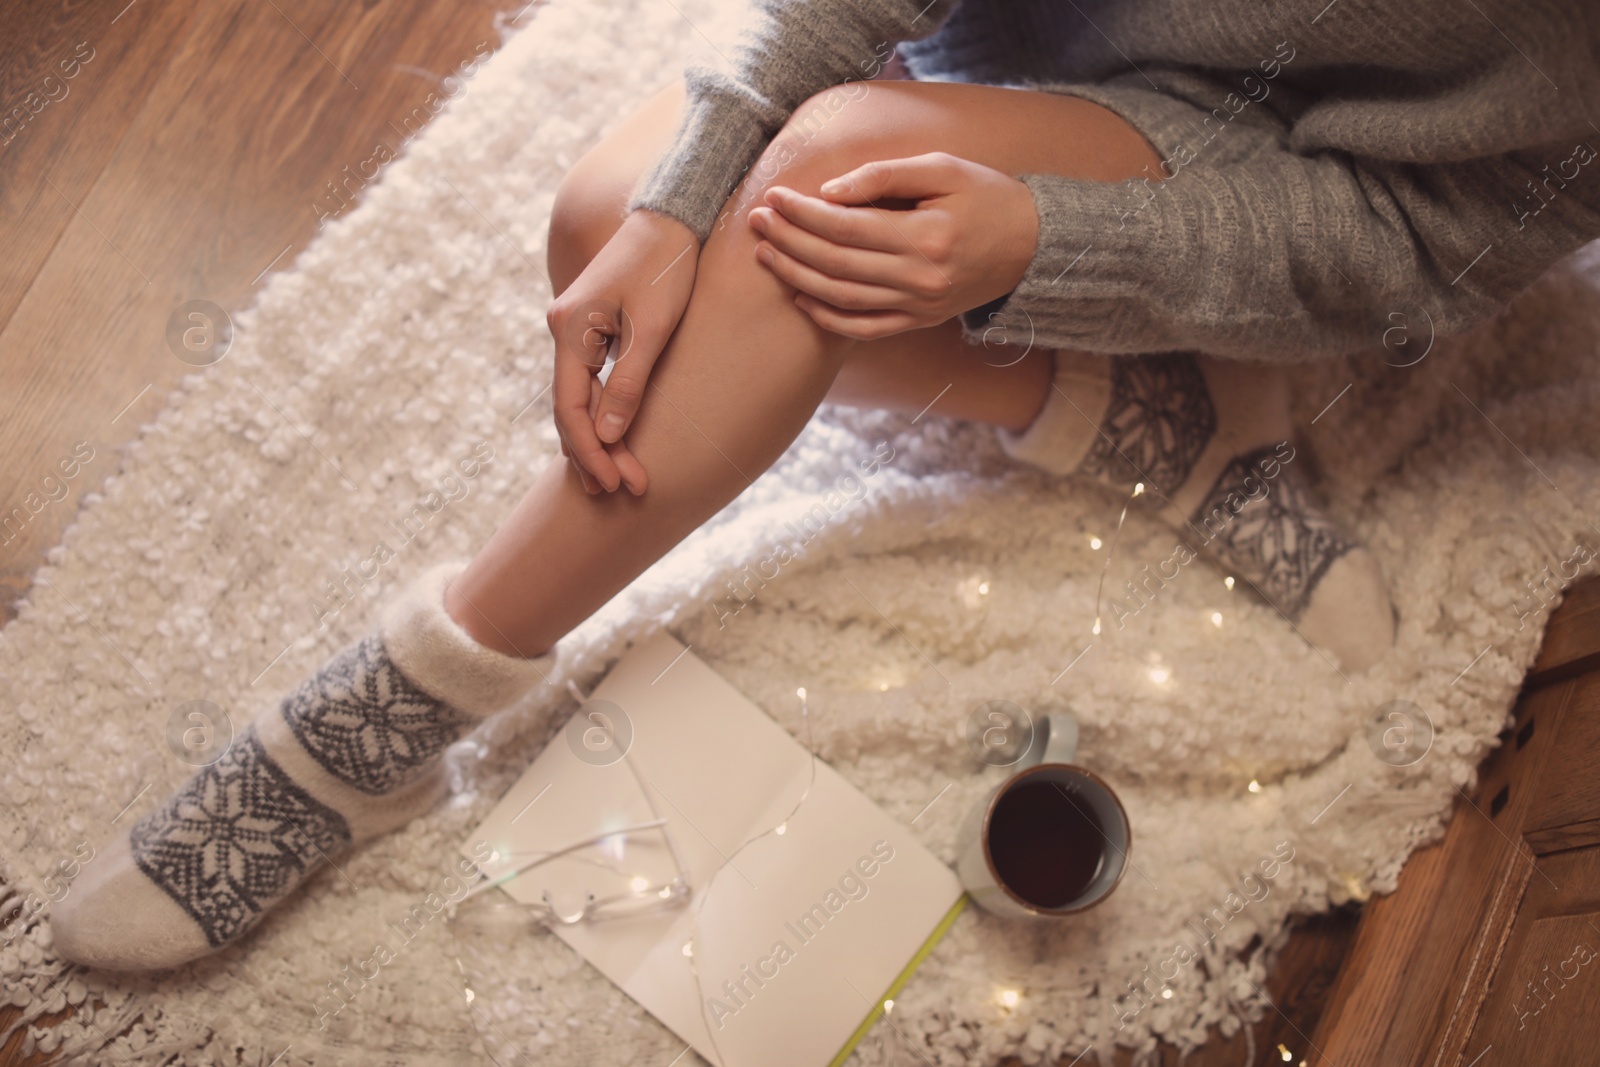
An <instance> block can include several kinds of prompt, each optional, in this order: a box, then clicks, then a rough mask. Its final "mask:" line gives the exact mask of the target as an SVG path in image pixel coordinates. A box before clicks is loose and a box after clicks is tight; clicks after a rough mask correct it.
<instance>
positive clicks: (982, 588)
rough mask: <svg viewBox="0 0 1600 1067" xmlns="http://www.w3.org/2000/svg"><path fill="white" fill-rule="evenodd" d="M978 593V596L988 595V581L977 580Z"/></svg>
mask: <svg viewBox="0 0 1600 1067" xmlns="http://www.w3.org/2000/svg"><path fill="white" fill-rule="evenodd" d="M978 595H979V596H988V595H989V583H988V582H979V583H978Z"/></svg>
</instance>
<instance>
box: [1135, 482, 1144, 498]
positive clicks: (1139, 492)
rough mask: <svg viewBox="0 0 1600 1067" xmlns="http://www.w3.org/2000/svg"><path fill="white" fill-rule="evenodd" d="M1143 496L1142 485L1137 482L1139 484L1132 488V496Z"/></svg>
mask: <svg viewBox="0 0 1600 1067" xmlns="http://www.w3.org/2000/svg"><path fill="white" fill-rule="evenodd" d="M1143 494H1144V483H1143V482H1139V483H1137V484H1135V485H1134V487H1133V495H1134V496H1142V495H1143Z"/></svg>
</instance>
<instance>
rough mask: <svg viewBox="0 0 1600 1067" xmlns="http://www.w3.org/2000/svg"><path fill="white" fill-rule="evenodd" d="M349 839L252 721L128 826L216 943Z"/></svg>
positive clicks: (142, 852) (158, 874) (166, 887)
mask: <svg viewBox="0 0 1600 1067" xmlns="http://www.w3.org/2000/svg"><path fill="white" fill-rule="evenodd" d="M350 842H351V837H350V827H349V824H348V823H346V822H345V820H344V817H343V816H342V815H340V814H339V813H338V812H337V811H334V810H333V809H332V808H330V807H328V806H327V805H325V804H323V803H321V802H320V801H318V800H317V799H316V798H315V797H313V796H312V795H311V794H310V793H308V792H306V791H305V790H304V789H302V788H300V787H299V786H298V785H296V784H295V782H294V779H292V778H290V777H289V776H288V775H287V774H286V773H284V771H283V769H282V768H280V767H279V766H278V765H277V764H276V763H275V762H273V760H272V758H271V757H270V756H268V755H267V751H266V749H265V748H264V747H263V746H262V744H261V741H260V739H259V738H258V737H257V736H256V731H255V727H253V726H252V727H251V728H250V729H248V730H246V731H245V732H244V733H243V734H241V735H240V736H239V738H238V740H236V741H235V742H234V743H233V745H232V746H231V747H230V748H229V749H228V751H227V752H226V753H224V754H223V756H222V758H221V759H219V760H217V762H215V763H213V764H211V765H210V766H209V767H206V768H204V769H202V770H201V771H199V772H198V773H197V774H196V775H195V776H194V777H193V778H191V779H189V781H188V783H187V784H185V785H184V786H183V788H181V789H179V790H178V791H177V792H176V793H174V794H173V795H172V797H171V798H170V799H169V800H168V801H167V802H166V803H165V804H163V805H161V807H159V808H157V809H156V810H155V811H153V812H151V813H150V814H149V815H147V816H145V817H144V818H143V819H141V820H139V822H138V824H137V825H135V826H134V828H133V830H132V831H131V832H130V834H129V843H130V845H131V846H132V852H133V860H134V862H135V863H137V864H138V865H139V869H140V870H141V871H143V872H144V874H145V877H147V878H149V879H150V880H151V881H152V882H154V883H155V884H156V885H157V886H159V887H161V889H162V890H163V891H164V892H165V893H166V894H167V895H168V896H170V897H171V898H172V899H173V900H174V901H176V902H177V903H178V906H179V907H181V908H182V909H183V910H184V911H185V912H187V913H188V914H189V916H190V917H191V918H193V919H194V921H195V923H196V924H198V925H199V927H200V929H201V930H202V931H203V932H204V933H205V936H206V940H207V941H209V942H210V943H211V946H212V947H213V948H218V947H220V946H222V945H224V944H226V943H227V942H229V941H231V940H233V939H234V938H235V937H237V936H238V935H239V934H241V933H243V932H244V931H245V930H247V929H249V927H250V926H251V925H253V924H254V922H255V920H256V919H257V918H258V917H259V916H260V915H261V913H262V912H263V911H265V910H266V909H267V908H269V907H271V906H272V905H273V904H275V903H277V901H278V899H279V898H280V897H282V896H283V895H284V894H285V893H287V892H289V890H291V889H293V888H294V887H295V886H296V885H298V884H299V883H300V881H301V880H302V879H303V878H304V877H305V876H306V874H307V873H308V872H309V871H310V870H311V869H312V867H313V866H314V865H315V864H317V863H319V862H321V861H322V860H323V859H324V858H325V857H327V856H329V855H331V854H333V853H336V852H339V851H341V850H343V849H344V848H346V847H348V846H349V845H350Z"/></svg>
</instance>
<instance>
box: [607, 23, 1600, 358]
mask: <svg viewBox="0 0 1600 1067" xmlns="http://www.w3.org/2000/svg"><path fill="white" fill-rule="evenodd" d="M747 2H748V5H749V12H748V15H747V17H746V18H745V20H744V25H743V30H742V35H741V37H740V40H739V41H738V42H737V44H734V45H731V46H730V45H724V46H723V47H721V49H720V52H721V54H722V56H723V57H724V59H725V60H726V61H720V60H719V61H718V63H717V65H709V64H708V65H695V66H691V67H690V68H689V69H688V70H687V72H686V78H687V88H688V104H687V109H686V112H685V114H684V118H683V123H682V125H681V127H680V129H679V130H678V133H677V135H676V138H675V140H674V141H673V143H672V144H671V146H670V147H669V148H668V149H667V151H666V152H665V153H664V154H663V156H662V157H661V159H660V160H659V161H658V162H657V164H656V166H655V167H654V168H653V169H652V170H651V171H650V172H649V173H647V174H646V175H644V176H643V177H642V178H641V180H640V182H639V184H638V186H637V187H636V188H635V190H634V195H633V197H632V199H631V200H630V206H631V207H643V208H648V209H650V210H653V211H657V212H660V213H663V214H666V215H670V216H672V217H674V218H676V219H679V220H681V221H682V222H684V223H685V224H687V225H688V226H689V227H690V228H691V229H693V230H694V231H695V232H696V233H697V234H698V235H699V236H700V237H701V238H702V239H704V238H705V237H706V236H707V235H708V234H709V232H710V230H711V227H712V224H713V222H714V220H715V218H716V216H717V213H718V211H719V210H720V208H721V207H722V205H723V203H724V201H725V200H726V199H727V197H728V196H729V194H730V193H731V192H732V191H733V189H734V188H735V186H736V185H737V184H738V182H739V180H740V178H741V176H742V175H743V173H744V172H745V170H746V169H748V168H749V166H750V165H751V164H752V163H753V162H754V161H755V160H756V159H757V158H758V156H759V155H760V153H761V151H762V148H763V147H764V146H765V144H766V143H767V142H768V141H769V140H770V139H771V137H772V136H773V134H774V133H775V132H776V131H777V130H778V129H779V128H780V127H781V126H782V125H783V123H784V122H785V121H786V119H787V118H788V116H789V115H790V114H791V113H792V112H793V111H794V110H795V109H796V107H797V106H799V105H800V104H801V103H802V102H803V101H804V100H805V99H806V98H807V97H808V96H810V95H812V94H814V93H817V92H819V91H821V90H823V89H824V88H826V87H828V86H832V85H837V84H840V83H843V82H845V81H848V80H851V79H860V78H864V77H869V76H871V74H872V73H873V72H875V71H876V70H877V69H878V68H879V67H880V66H881V64H882V62H883V59H884V57H885V56H887V55H888V54H889V51H890V49H891V48H893V47H895V46H896V45H899V51H900V54H901V55H902V56H904V57H905V59H906V62H907V65H908V67H909V68H910V69H911V71H912V73H913V74H914V75H915V76H916V77H918V78H920V79H929V80H962V81H974V82H983V83H988V84H1014V85H1028V86H1033V87H1037V88H1042V89H1047V90H1051V91H1059V92H1067V93H1072V94H1075V95H1079V96H1083V97H1085V98H1087V99H1090V100H1093V101H1095V102H1096V103H1100V104H1102V105H1104V106H1106V107H1108V108H1110V109H1111V110H1113V111H1116V112H1117V113H1119V114H1121V115H1122V116H1123V117H1124V118H1126V119H1127V120H1128V121H1129V122H1130V123H1132V124H1133V125H1134V126H1135V127H1136V128H1137V129H1138V130H1140V132H1142V133H1143V134H1144V135H1145V136H1146V137H1147V138H1148V139H1149V140H1150V142H1151V143H1152V144H1153V145H1154V146H1155V148H1156V149H1157V151H1158V152H1159V153H1160V154H1161V157H1162V159H1163V160H1164V170H1165V171H1166V174H1165V175H1156V176H1154V177H1158V178H1159V177H1164V178H1165V180H1162V181H1151V180H1149V179H1141V180H1139V181H1131V182H1125V183H1098V182H1090V181H1080V180H1074V179H1068V178H1062V177H1059V176H1054V175H1041V174H1032V175H1019V176H1018V177H1020V178H1022V180H1023V181H1024V182H1025V183H1026V184H1027V185H1028V187H1029V188H1030V189H1031V191H1032V192H1033V196H1034V202H1035V205H1036V206H1037V208H1038V212H1039V226H1040V230H1039V244H1038V250H1037V252H1036V253H1035V256H1034V259H1033V262H1032V263H1031V264H1030V266H1029V267H1028V270H1027V272H1026V274H1025V275H1024V277H1023V278H1022V281H1021V282H1020V284H1018V286H1017V287H1016V289H1015V290H1014V291H1013V292H1012V293H1011V294H1010V296H1009V297H1008V298H1006V299H1005V300H1003V301H1000V302H996V304H995V305H992V306H986V307H985V308H981V309H976V310H975V311H974V312H970V313H969V314H968V315H966V316H963V321H964V324H965V325H966V327H967V329H968V332H969V335H974V334H976V333H977V332H978V331H980V330H982V329H983V327H984V325H985V323H986V322H987V321H989V317H990V315H991V314H992V313H994V312H995V311H997V310H998V311H999V312H1000V315H999V317H998V318H996V319H995V320H994V321H995V322H997V323H1004V324H1006V325H1007V326H1008V327H1015V328H1016V329H1027V330H1030V331H1032V333H1033V335H1034V337H1035V339H1036V343H1039V344H1041V345H1049V346H1055V347H1073V348H1082V349H1087V350H1089V351H1095V352H1106V353H1120V352H1152V351H1175V350H1184V349H1199V350H1203V351H1208V352H1212V353H1217V354H1227V355H1234V356H1239V357H1247V358H1262V359H1303V358H1309V357H1313V356H1319V355H1330V354H1336V353H1340V352H1345V351H1349V350H1352V349H1357V348H1363V347H1372V346H1375V345H1377V344H1379V343H1380V341H1381V339H1382V338H1383V336H1384V332H1385V331H1386V330H1391V329H1392V328H1394V327H1395V326H1396V325H1397V324H1400V323H1405V324H1406V325H1407V326H1408V327H1414V328H1415V329H1416V330H1419V331H1420V330H1423V329H1425V327H1424V326H1423V320H1424V319H1427V320H1428V321H1429V322H1431V323H1432V328H1433V329H1434V330H1435V331H1436V332H1437V333H1438V334H1440V335H1444V334H1447V333H1452V332H1457V331H1460V330H1462V329H1465V328H1467V327H1469V326H1471V325H1472V324H1473V323H1475V322H1477V321H1479V320H1481V319H1483V318H1485V317H1486V316H1488V315H1490V314H1492V313H1493V312H1494V311H1496V310H1497V309H1498V308H1500V307H1501V306H1503V305H1504V304H1505V303H1506V302H1507V301H1508V300H1509V299H1510V298H1511V297H1512V296H1513V295H1514V294H1515V293H1516V292H1517V291H1518V290H1520V289H1521V288H1523V287H1524V286H1526V285H1527V284H1528V283H1529V282H1531V281H1532V280H1533V279H1534V278H1536V277H1537V276H1538V275H1539V274H1540V273H1541V272H1542V271H1543V270H1544V269H1545V268H1547V267H1548V266H1549V265H1550V264H1552V263H1553V262H1554V261H1555V260H1557V259H1559V258H1560V257H1561V256H1563V255H1564V254H1566V253H1567V252H1569V251H1572V250H1573V249H1575V248H1577V247H1578V246H1580V245H1581V244H1583V243H1585V242H1586V241H1588V240H1590V239H1593V238H1595V237H1600V161H1597V152H1596V148H1597V147H1600V127H1597V126H1596V125H1595V122H1596V121H1600V0H1407V2H1405V3H1396V2H1394V0H1332V2H1331V3H1330V2H1329V0H1284V2H1276V3H1262V2H1260V0H966V2H965V3H960V2H959V0H933V2H932V3H931V4H930V3H929V2H928V0H805V2H802V0H747ZM902 42H907V43H903V44H902ZM1592 120H1593V121H1592ZM947 147H948V150H949V151H952V152H953V153H954V154H956V155H960V154H961V153H960V146H959V145H950V146H947Z"/></svg>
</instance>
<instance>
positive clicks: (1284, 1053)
mask: <svg viewBox="0 0 1600 1067" xmlns="http://www.w3.org/2000/svg"><path fill="white" fill-rule="evenodd" d="M1278 1055H1280V1056H1282V1057H1283V1062H1284V1063H1288V1062H1289V1061H1290V1060H1292V1059H1294V1053H1292V1052H1290V1051H1289V1050H1288V1049H1286V1048H1284V1047H1283V1046H1282V1045H1279V1046H1278Z"/></svg>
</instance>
